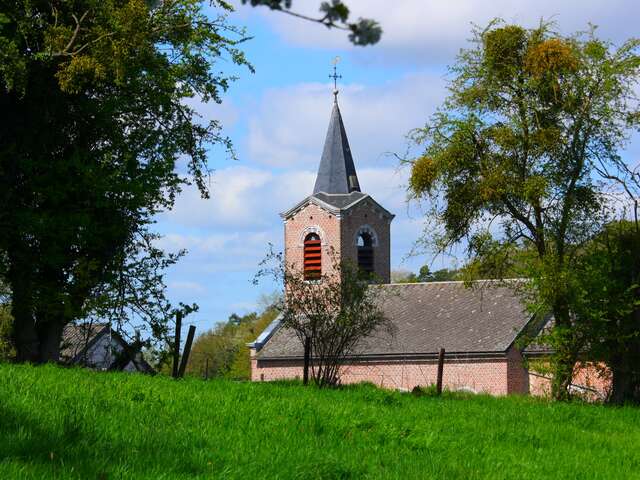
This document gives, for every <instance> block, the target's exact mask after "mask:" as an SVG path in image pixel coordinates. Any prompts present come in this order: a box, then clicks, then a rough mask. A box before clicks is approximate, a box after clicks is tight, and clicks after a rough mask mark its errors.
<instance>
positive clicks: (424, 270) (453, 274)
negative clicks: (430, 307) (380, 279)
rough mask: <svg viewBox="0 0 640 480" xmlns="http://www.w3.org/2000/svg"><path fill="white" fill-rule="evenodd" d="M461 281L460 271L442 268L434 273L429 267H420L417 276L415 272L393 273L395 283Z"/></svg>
mask: <svg viewBox="0 0 640 480" xmlns="http://www.w3.org/2000/svg"><path fill="white" fill-rule="evenodd" d="M461 279H462V274H461V272H460V270H457V269H452V270H449V269H448V268H441V269H439V270H436V271H435V272H432V271H431V270H430V269H429V265H423V266H422V267H420V270H419V271H418V274H417V275H416V274H415V273H413V272H404V271H396V272H392V280H393V282H394V283H419V282H448V281H454V280H461Z"/></svg>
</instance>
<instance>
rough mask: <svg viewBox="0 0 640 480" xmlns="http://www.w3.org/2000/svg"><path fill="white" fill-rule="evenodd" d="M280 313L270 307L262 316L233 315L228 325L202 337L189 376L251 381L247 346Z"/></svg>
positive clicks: (217, 327) (195, 350) (194, 347)
mask: <svg viewBox="0 0 640 480" xmlns="http://www.w3.org/2000/svg"><path fill="white" fill-rule="evenodd" d="M277 314H278V312H277V310H276V309H274V308H273V307H272V306H270V305H268V306H266V308H265V309H264V310H263V311H262V312H261V313H259V314H258V313H255V312H253V313H249V314H247V315H242V316H240V315H237V314H235V313H232V314H231V315H230V316H229V319H228V320H227V322H225V323H219V324H218V325H216V326H215V327H214V328H213V329H211V330H209V331H207V332H205V333H203V334H202V335H200V336H199V337H198V338H197V339H196V341H195V343H194V344H193V348H192V349H191V356H190V357H189V364H188V365H187V373H188V374H191V375H205V372H206V376H207V377H209V378H211V377H224V378H231V379H234V380H249V379H250V378H251V363H250V358H249V347H248V346H247V343H249V342H250V341H252V340H255V338H256V337H257V336H258V335H259V334H260V332H262V331H263V330H264V329H265V328H267V326H268V325H269V324H270V323H271V322H272V321H273V320H274V319H275V317H276V316H277Z"/></svg>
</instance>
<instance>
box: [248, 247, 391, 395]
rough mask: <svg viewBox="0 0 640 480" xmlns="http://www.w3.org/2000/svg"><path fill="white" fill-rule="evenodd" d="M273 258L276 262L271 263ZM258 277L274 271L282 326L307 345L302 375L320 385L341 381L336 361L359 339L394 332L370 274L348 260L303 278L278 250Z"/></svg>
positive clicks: (342, 360) (298, 269)
mask: <svg viewBox="0 0 640 480" xmlns="http://www.w3.org/2000/svg"><path fill="white" fill-rule="evenodd" d="M274 262H275V264H274ZM263 266H266V268H265V269H263V270H261V271H260V272H259V273H258V276H257V277H256V278H259V277H261V276H263V275H272V276H274V277H275V278H276V279H277V280H278V281H280V282H281V284H282V285H283V287H284V294H283V295H282V297H281V298H282V300H281V301H280V302H279V304H278V305H277V306H276V308H277V309H278V310H279V312H280V314H281V325H282V327H281V328H288V329H291V330H292V331H293V332H294V333H295V335H296V336H297V337H298V339H299V340H300V342H301V344H302V345H303V346H304V348H305V365H304V370H305V377H306V372H308V371H310V374H311V378H312V379H313V381H314V383H315V384H316V385H318V386H319V387H331V386H336V385H338V384H339V382H340V366H341V365H342V364H343V363H344V361H345V358H346V357H347V356H348V355H349V354H351V353H353V351H354V348H355V347H356V345H357V344H358V342H360V341H361V340H363V339H365V338H366V337H368V336H369V335H371V334H373V333H374V332H380V331H386V332H387V333H392V324H391V322H390V320H389V319H387V318H386V317H385V316H384V313H383V312H382V310H381V308H380V301H379V299H378V297H377V292H376V289H375V286H372V284H371V283H372V279H371V274H369V273H367V272H363V271H361V270H360V269H358V267H357V266H355V265H352V264H351V263H350V262H348V261H346V262H342V263H339V262H337V261H334V264H333V268H332V269H330V270H329V271H331V272H332V273H329V274H326V273H323V274H322V275H321V276H320V277H319V278H318V279H317V280H313V281H309V280H306V279H305V276H304V272H303V271H302V270H301V269H300V268H298V267H296V266H295V265H287V264H285V262H284V260H283V258H282V255H281V254H273V253H271V254H270V255H269V256H267V258H266V259H265V261H264V262H263Z"/></svg>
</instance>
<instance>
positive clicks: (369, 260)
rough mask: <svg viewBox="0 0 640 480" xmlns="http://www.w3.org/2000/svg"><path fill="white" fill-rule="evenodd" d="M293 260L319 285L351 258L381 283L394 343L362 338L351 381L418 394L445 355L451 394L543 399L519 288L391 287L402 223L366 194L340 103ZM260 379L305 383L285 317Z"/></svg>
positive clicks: (261, 347) (290, 252) (348, 372)
mask: <svg viewBox="0 0 640 480" xmlns="http://www.w3.org/2000/svg"><path fill="white" fill-rule="evenodd" d="M281 216H282V219H283V222H284V252H285V262H286V263H287V264H288V265H290V264H294V265H296V266H297V267H299V268H301V269H303V270H304V274H305V277H307V278H308V279H309V280H313V279H314V278H315V277H317V276H319V275H320V273H321V272H322V273H330V271H331V268H332V263H333V262H332V257H335V258H337V259H339V260H346V259H348V260H351V261H353V262H354V263H356V264H357V265H358V266H359V268H361V269H362V270H364V271H367V272H371V273H373V274H375V276H376V277H377V278H378V279H380V280H381V282H382V283H381V284H379V285H372V286H371V287H370V288H375V289H378V291H379V293H377V296H378V297H379V298H380V302H381V307H382V310H383V311H384V313H385V316H386V317H387V318H388V319H389V320H391V322H392V323H393V324H394V329H395V332H394V334H393V335H389V334H380V335H372V336H371V337H370V338H366V339H363V341H362V342H360V343H359V344H358V346H357V347H356V349H355V350H354V351H353V352H351V353H350V354H349V355H348V356H347V358H346V359H345V362H344V364H343V366H342V368H341V382H342V383H357V382H372V383H374V384H376V385H379V386H381V387H385V388H394V389H402V390H410V389H412V388H414V387H415V386H427V385H431V384H433V383H435V382H436V376H437V358H438V352H439V350H440V349H441V348H444V349H445V351H446V357H445V359H446V360H445V366H444V375H443V385H444V386H445V388H448V389H450V390H463V391H470V392H476V393H490V394H494V395H506V394H511V393H519V394H526V393H530V392H533V393H544V392H545V389H548V383H549V382H548V379H547V378H544V377H540V376H539V375H536V374H535V373H533V372H532V373H530V372H529V371H528V370H527V368H526V362H525V355H526V354H527V353H526V352H525V351H524V350H523V346H522V345H520V343H521V342H520V341H519V340H520V339H521V338H522V337H523V335H525V334H526V335H530V333H531V329H532V328H534V327H535V326H534V325H533V321H532V318H531V316H530V315H529V314H528V313H527V312H526V311H525V308H524V305H523V304H522V303H521V301H520V300H519V299H518V297H517V296H516V295H515V294H514V292H513V289H512V288H509V287H507V286H505V285H504V283H502V284H498V283H495V282H491V281H483V282H478V284H477V285H476V287H475V288H466V287H465V286H464V285H463V284H462V282H432V283H415V284H392V283H390V263H391V262H390V260H391V259H390V251H391V250H390V247H391V224H392V220H393V218H394V215H393V214H392V213H390V212H389V211H387V210H386V209H385V208H384V207H383V206H382V205H380V204H379V203H378V202H376V201H375V200H374V199H373V198H372V197H371V196H370V195H368V194H367V193H364V192H362V191H361V188H360V183H359V180H358V176H357V172H356V168H355V164H354V161H353V157H352V154H351V149H350V147H349V142H348V140H347V135H346V130H345V127H344V124H343V121H342V116H341V113H340V109H339V107H338V104H337V101H336V102H334V105H333V111H332V113H331V119H330V123H329V129H328V132H327V136H326V140H325V144H324V149H323V152H322V157H321V160H320V166H319V168H318V175H317V178H316V182H315V186H314V189H313V192H312V194H311V195H309V196H308V197H307V198H305V199H303V200H302V201H301V202H299V203H298V204H297V205H295V206H293V207H292V208H291V209H289V210H288V211H286V212H284V213H282V214H281ZM249 347H250V352H251V378H252V380H253V381H270V380H279V379H288V378H301V377H302V369H303V347H302V345H301V343H300V341H299V340H298V338H297V337H296V336H295V334H294V333H293V332H292V331H289V330H287V329H286V328H283V327H281V325H280V323H279V320H278V319H276V320H275V321H274V322H273V323H272V324H271V325H269V327H268V328H267V329H266V330H265V331H264V332H262V333H261V335H260V336H259V337H258V339H257V340H256V341H255V342H253V343H251V344H250V345H249Z"/></svg>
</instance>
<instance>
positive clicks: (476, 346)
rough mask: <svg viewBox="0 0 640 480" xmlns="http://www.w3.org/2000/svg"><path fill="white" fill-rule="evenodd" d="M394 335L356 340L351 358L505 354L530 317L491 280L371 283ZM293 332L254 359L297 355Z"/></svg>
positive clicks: (281, 333)
mask: <svg viewBox="0 0 640 480" xmlns="http://www.w3.org/2000/svg"><path fill="white" fill-rule="evenodd" d="M371 288H377V289H380V294H379V298H380V302H381V306H382V309H383V311H384V312H385V314H386V316H387V318H388V319H390V320H391V322H392V323H393V325H394V328H395V333H394V334H393V336H391V335H389V334H387V333H379V334H374V335H372V336H370V337H369V338H367V339H365V340H363V341H362V342H360V343H359V344H358V346H357V347H356V349H355V351H354V352H353V354H352V356H353V357H356V358H367V357H386V358H389V357H402V358H407V357H412V356H416V357H419V356H431V355H435V354H437V352H438V351H439V349H440V348H441V347H442V348H445V349H446V351H447V354H460V355H468V356H474V355H481V354H504V353H505V352H506V350H507V349H508V348H509V347H510V346H511V345H512V343H513V342H514V340H515V339H516V337H517V336H518V334H519V333H520V332H522V331H523V330H524V329H525V327H526V326H527V324H528V322H529V320H530V315H529V314H527V313H526V311H525V308H524V305H523V304H522V302H521V301H520V300H519V298H518V297H516V296H515V294H514V293H513V290H512V289H511V288H509V287H507V286H500V285H499V284H497V283H495V282H491V281H483V282H477V285H476V286H475V287H474V288H466V287H465V286H464V284H463V283H462V282H432V283H414V284H386V285H375V286H372V287H371ZM302 353H303V352H302V345H301V344H300V341H299V340H298V338H297V337H296V336H295V334H294V333H293V332H292V331H290V330H287V329H284V328H280V329H279V330H277V331H276V332H275V333H273V334H272V336H271V338H270V339H269V340H268V341H267V342H266V343H265V344H264V346H263V348H262V349H261V350H260V351H259V352H258V359H261V360H266V359H286V358H299V357H301V356H302Z"/></svg>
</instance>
